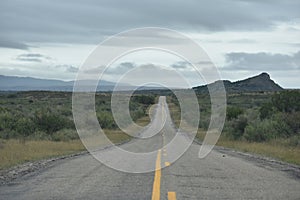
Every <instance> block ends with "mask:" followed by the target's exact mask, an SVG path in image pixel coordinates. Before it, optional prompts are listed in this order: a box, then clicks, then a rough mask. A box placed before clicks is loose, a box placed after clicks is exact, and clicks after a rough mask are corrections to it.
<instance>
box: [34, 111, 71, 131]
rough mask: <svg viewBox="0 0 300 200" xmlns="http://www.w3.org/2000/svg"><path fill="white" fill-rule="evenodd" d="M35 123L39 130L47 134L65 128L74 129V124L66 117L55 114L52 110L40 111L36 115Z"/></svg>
mask: <svg viewBox="0 0 300 200" xmlns="http://www.w3.org/2000/svg"><path fill="white" fill-rule="evenodd" d="M34 122H35V124H36V126H37V128H38V129H39V130H41V131H45V132H46V133H47V134H50V135H51V134H53V133H54V132H56V131H59V130H61V129H63V128H73V127H74V123H73V121H71V120H70V119H68V118H67V117H65V116H62V115H59V114H57V113H53V112H52V111H51V110H49V109H48V110H47V111H45V110H40V111H38V112H36V113H35V116H34Z"/></svg>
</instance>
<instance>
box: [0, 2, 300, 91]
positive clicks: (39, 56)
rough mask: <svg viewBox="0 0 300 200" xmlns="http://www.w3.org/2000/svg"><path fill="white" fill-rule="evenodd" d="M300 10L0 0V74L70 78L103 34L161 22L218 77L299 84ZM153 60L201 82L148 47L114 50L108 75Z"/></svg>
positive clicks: (291, 6)
mask: <svg viewBox="0 0 300 200" xmlns="http://www.w3.org/2000/svg"><path fill="white" fill-rule="evenodd" d="M299 10H300V1H298V0H286V1H282V0H281V1H279V0H214V1H208V0H207V1H201V0H186V1H182V0H164V1H158V0H152V1H141V0H131V1H124V0H81V1H79V0H43V1H38V0H27V1H21V0H2V1H0V29H1V31H0V75H10V76H30V77H37V78H47V79H60V80H73V79H75V77H76V75H77V71H78V69H79V68H80V67H81V65H82V64H83V63H84V61H85V60H86V59H87V57H88V56H89V55H90V53H91V52H92V51H93V50H94V49H95V48H96V47H97V45H98V44H99V43H101V42H102V41H104V40H105V39H107V38H109V37H110V36H112V35H114V34H118V33H119V32H122V31H126V30H129V29H135V28H142V27H161V28H168V29H172V30H175V31H179V32H180V33H182V34H184V35H186V36H187V37H189V38H191V39H192V40H194V41H195V42H196V43H197V44H198V45H199V46H201V47H202V48H203V49H204V50H205V52H206V53H207V55H208V56H209V58H210V60H211V61H212V62H213V63H214V64H215V66H216V67H217V68H218V70H219V73H220V77H221V78H222V79H228V80H231V81H237V80H241V79H244V78H247V77H249V76H253V75H257V74H259V73H261V72H267V73H269V74H270V76H271V78H272V79H273V80H275V82H277V83H278V84H280V85H281V86H282V87H284V88H300V79H299V75H300V73H299V72H300V34H299V33H300V12H299ZM155 65H157V66H158V65H164V66H167V67H171V68H172V69H176V70H181V72H182V73H185V74H186V77H190V79H191V80H192V84H193V85H201V84H203V80H198V79H195V78H194V79H193V77H192V73H191V72H190V71H189V68H187V67H186V68H185V67H181V66H182V65H184V62H183V61H182V60H180V59H179V58H175V57H174V56H168V55H166V53H165V52H151V51H144V52H139V53H133V54H131V55H127V56H124V57H123V58H120V59H119V60H118V61H116V63H115V66H112V68H111V70H109V72H108V75H107V79H109V80H114V79H115V77H118V75H120V73H121V72H123V71H122V70H124V69H130V66H131V67H132V66H142V67H145V66H155ZM120 67H123V68H122V69H121V68H120ZM149 75H151V74H149Z"/></svg>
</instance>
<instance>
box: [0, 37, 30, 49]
mask: <svg viewBox="0 0 300 200" xmlns="http://www.w3.org/2000/svg"><path fill="white" fill-rule="evenodd" d="M0 48H9V49H22V50H27V49H28V48H29V46H28V45H27V44H25V43H22V42H13V41H9V40H5V39H3V38H0Z"/></svg>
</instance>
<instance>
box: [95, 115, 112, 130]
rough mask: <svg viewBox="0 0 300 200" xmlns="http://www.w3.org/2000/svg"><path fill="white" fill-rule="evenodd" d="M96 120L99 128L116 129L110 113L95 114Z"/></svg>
mask: <svg viewBox="0 0 300 200" xmlns="http://www.w3.org/2000/svg"><path fill="white" fill-rule="evenodd" d="M97 118H98V121H99V124H100V126H101V128H107V129H114V128H116V127H117V125H116V123H115V120H114V118H113V116H112V113H110V112H107V111H101V112H98V113H97Z"/></svg>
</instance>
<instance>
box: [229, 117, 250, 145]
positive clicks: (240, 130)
mask: <svg viewBox="0 0 300 200" xmlns="http://www.w3.org/2000/svg"><path fill="white" fill-rule="evenodd" d="M247 125H248V119H247V118H246V117H245V116H243V115H240V116H238V118H237V119H234V120H232V122H231V126H232V133H231V134H232V138H233V139H234V140H236V139H240V138H241V137H242V136H243V135H244V131H245V128H246V126H247Z"/></svg>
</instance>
